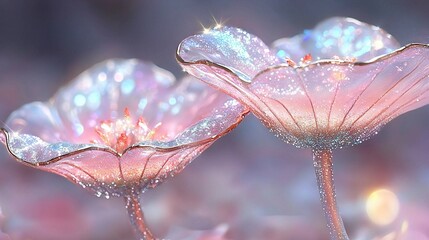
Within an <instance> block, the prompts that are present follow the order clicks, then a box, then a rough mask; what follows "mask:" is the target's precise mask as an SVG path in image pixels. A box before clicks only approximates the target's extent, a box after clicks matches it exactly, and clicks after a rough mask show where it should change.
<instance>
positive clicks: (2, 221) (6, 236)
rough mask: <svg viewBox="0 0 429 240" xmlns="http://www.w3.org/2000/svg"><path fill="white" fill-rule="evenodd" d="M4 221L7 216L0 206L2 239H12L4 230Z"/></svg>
mask: <svg viewBox="0 0 429 240" xmlns="http://www.w3.org/2000/svg"><path fill="white" fill-rule="evenodd" d="M4 221H5V218H4V216H3V213H2V210H1V208H0V240H10V237H9V235H7V234H6V233H4V232H3V225H4Z"/></svg>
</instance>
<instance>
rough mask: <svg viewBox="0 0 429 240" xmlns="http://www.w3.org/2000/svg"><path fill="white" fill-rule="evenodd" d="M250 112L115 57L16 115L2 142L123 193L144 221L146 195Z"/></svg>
mask: <svg viewBox="0 0 429 240" xmlns="http://www.w3.org/2000/svg"><path fill="white" fill-rule="evenodd" d="M247 111H248V110H247V109H245V108H244V107H242V106H241V105H240V104H238V103H237V102H236V101H235V100H233V99H231V98H229V97H228V96H227V95H225V94H222V93H220V92H217V91H214V90H212V89H211V88H210V87H206V86H205V85H204V84H201V83H199V82H198V81H196V80H195V79H193V78H191V77H187V78H184V79H182V80H180V81H176V80H175V79H174V76H173V75H172V74H171V73H169V72H167V71H165V70H163V69H160V68H158V67H156V66H154V65H153V64H150V63H144V62H139V61H137V60H108V61H105V62H103V63H100V64H97V65H96V66H94V67H92V68H90V69H89V70H87V71H85V72H84V73H82V74H81V75H79V76H78V77H77V78H76V79H75V80H74V81H72V82H71V83H69V84H68V86H66V87H64V88H62V89H60V90H59V92H58V93H57V94H55V96H54V97H53V98H52V99H50V100H49V101H48V102H33V103H29V104H27V105H24V106H23V107H21V108H20V109H18V110H16V111H15V112H13V113H12V114H11V115H10V117H9V118H8V120H7V121H6V128H5V129H1V130H2V131H0V141H1V142H3V143H4V144H5V145H6V147H7V149H8V150H9V152H10V153H11V154H12V155H13V156H14V157H15V158H16V159H17V160H18V161H20V162H22V163H24V164H26V165H28V166H31V167H35V168H38V169H41V170H45V171H48V172H53V173H56V174H59V175H62V176H64V177H66V178H67V179H69V180H71V181H73V182H76V183H78V184H79V185H81V186H82V187H84V188H88V189H90V190H93V191H95V193H96V195H97V196H102V195H103V196H105V197H106V198H109V197H110V196H124V197H125V198H126V201H127V208H128V210H129V211H130V215H133V214H134V215H133V216H131V217H132V221H137V223H136V224H137V225H138V224H140V223H139V222H138V221H139V219H140V218H141V219H142V216H143V214H142V213H141V216H140V215H139V214H140V213H139V210H140V206H139V205H138V196H139V194H140V192H142V191H144V190H145V189H147V188H152V187H155V186H156V185H158V184H159V183H161V182H162V181H163V180H164V179H165V178H167V177H172V176H174V175H175V174H177V173H179V172H180V171H181V170H182V169H183V168H184V167H185V166H186V165H187V164H188V163H189V162H191V161H192V160H193V159H194V158H195V157H197V156H198V155H199V154H200V153H201V152H202V151H203V150H205V149H206V148H207V147H209V146H210V145H211V144H212V143H213V142H214V141H215V140H216V139H218V138H219V137H221V136H223V135H224V134H226V133H228V132H229V131H231V130H232V129H233V128H234V127H235V126H237V124H239V122H240V121H241V120H242V119H243V117H244V115H245V114H246V113H247ZM133 217H134V218H135V219H133ZM136 219H137V220H136ZM140 230H141V229H140ZM146 237H147V236H146ZM143 238H144V237H143ZM147 239H151V238H149V237H148V238H147Z"/></svg>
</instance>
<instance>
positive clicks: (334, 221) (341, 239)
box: [313, 149, 349, 240]
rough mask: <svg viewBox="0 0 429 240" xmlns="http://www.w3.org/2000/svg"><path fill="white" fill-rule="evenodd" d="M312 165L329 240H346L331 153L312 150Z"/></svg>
mask: <svg viewBox="0 0 429 240" xmlns="http://www.w3.org/2000/svg"><path fill="white" fill-rule="evenodd" d="M313 164H314V169H315V171H316V177H317V183H318V187H319V193H320V200H321V201H322V206H323V211H324V212H325V218H326V220H327V226H328V229H329V234H330V237H331V240H348V239H349V237H348V236H347V232H346V230H345V228H344V224H343V220H342V219H341V216H340V213H339V211H338V206H337V201H336V194H335V185H334V172H333V164H332V151H331V150H329V149H325V150H315V149H313Z"/></svg>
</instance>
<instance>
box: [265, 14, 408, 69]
mask: <svg viewBox="0 0 429 240" xmlns="http://www.w3.org/2000/svg"><path fill="white" fill-rule="evenodd" d="M400 46H401V45H400V44H399V43H398V42H397V41H396V40H395V39H394V38H393V37H392V36H391V35H390V34H388V33H386V32H385V31H384V30H383V29H381V28H379V27H376V26H372V25H369V24H366V23H362V22H360V21H358V20H356V19H353V18H345V17H333V18H329V19H327V20H325V21H322V22H320V23H319V24H317V25H316V27H315V28H314V29H313V30H305V31H304V32H303V33H302V34H299V35H297V36H295V37H292V38H282V39H279V40H277V41H275V42H274V43H273V52H275V53H276V55H277V57H278V58H279V59H280V60H283V61H284V60H285V59H286V58H291V59H292V60H294V61H296V62H299V61H300V59H301V58H302V57H304V56H305V55H306V54H308V53H310V54H311V55H312V57H313V59H319V58H320V59H332V58H333V57H334V56H337V57H340V58H342V59H344V58H348V59H351V58H355V59H357V61H367V60H370V59H372V58H374V57H378V56H380V55H383V54H387V53H390V52H393V51H394V50H396V49H398V48H399V47H400Z"/></svg>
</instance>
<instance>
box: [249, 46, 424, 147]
mask: <svg viewBox="0 0 429 240" xmlns="http://www.w3.org/2000/svg"><path fill="white" fill-rule="evenodd" d="M428 66H429V47H428V46H427V45H410V46H408V47H405V48H404V49H401V50H398V52H395V53H392V54H390V55H387V56H384V57H382V58H380V59H378V60H375V61H374V62H370V63H357V64H349V63H346V62H332V63H331V62H329V61H326V62H319V63H315V64H310V65H308V66H306V67H302V68H292V67H288V66H278V67H273V68H271V69H267V70H265V71H263V72H262V73H260V74H259V75H257V76H256V77H255V78H256V81H254V82H255V83H254V84H252V85H251V89H252V91H253V92H255V93H256V94H257V95H258V96H259V98H260V102H259V104H260V105H263V107H264V106H267V105H268V106H270V108H271V112H272V114H273V115H275V116H276V117H274V118H269V119H266V121H267V122H268V124H267V126H268V127H269V128H270V129H272V130H274V131H275V132H276V133H277V134H278V135H279V136H281V137H283V138H284V139H285V140H287V141H290V142H292V143H294V144H295V145H297V146H300V147H312V148H336V147H341V146H344V145H350V144H355V143H359V142H361V141H363V140H365V139H367V138H368V137H370V136H371V135H372V134H374V133H376V131H377V130H378V129H379V128H380V127H381V126H382V125H384V124H386V123H387V122H388V121H390V120H391V119H393V118H395V117H396V116H398V115H400V114H403V113H405V112H407V111H410V110H413V109H415V108H418V107H420V106H422V105H425V104H427V103H428V101H427V97H428V96H429V93H428V91H429V68H428ZM259 117H260V118H266V116H259Z"/></svg>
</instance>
